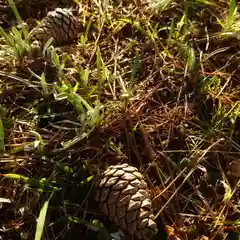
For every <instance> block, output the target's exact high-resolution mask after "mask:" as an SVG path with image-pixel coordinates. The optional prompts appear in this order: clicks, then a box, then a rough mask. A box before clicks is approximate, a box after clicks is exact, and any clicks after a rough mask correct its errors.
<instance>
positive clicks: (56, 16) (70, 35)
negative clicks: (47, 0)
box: [30, 8, 79, 45]
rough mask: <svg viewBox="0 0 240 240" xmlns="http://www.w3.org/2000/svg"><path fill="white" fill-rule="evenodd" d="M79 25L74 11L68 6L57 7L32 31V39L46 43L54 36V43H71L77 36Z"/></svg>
mask: <svg viewBox="0 0 240 240" xmlns="http://www.w3.org/2000/svg"><path fill="white" fill-rule="evenodd" d="M78 32H79V25H78V22H77V20H76V19H75V17H74V16H73V14H72V12H71V11H70V10H69V9H66V8H56V9H55V10H54V11H50V12H48V14H47V16H46V17H45V18H43V20H42V21H41V22H40V24H39V25H38V26H36V27H35V28H33V29H32V31H31V32H30V41H32V42H33V41H35V40H37V41H39V42H41V44H42V45H44V44H45V43H46V42H47V41H48V40H49V39H50V38H51V37H53V41H52V44H53V45H61V44H65V43H69V42H71V41H73V40H74V39H76V38H77V35H78Z"/></svg>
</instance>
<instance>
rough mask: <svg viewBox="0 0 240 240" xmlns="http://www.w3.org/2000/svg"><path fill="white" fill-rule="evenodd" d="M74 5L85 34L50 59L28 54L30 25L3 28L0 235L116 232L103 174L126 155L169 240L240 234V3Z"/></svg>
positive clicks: (138, 0) (96, 0)
mask: <svg viewBox="0 0 240 240" xmlns="http://www.w3.org/2000/svg"><path fill="white" fill-rule="evenodd" d="M78 4H79V6H80V8H79V9H80V10H79V13H80V16H79V19H80V21H81V23H82V32H81V33H80V34H79V39H78V40H76V41H75V42H74V43H72V44H70V45H66V46H59V47H56V48H54V49H53V51H52V55H51V57H50V58H48V59H47V60H46V59H35V60H31V59H29V55H27V54H25V53H26V52H27V51H28V50H29V43H28V41H27V36H26V34H25V35H24V34H23V33H26V31H27V30H26V26H28V25H29V28H31V24H32V23H33V22H34V19H28V18H25V19H24V21H25V25H21V26H18V27H17V28H16V27H15V28H13V29H10V31H7V30H3V29H1V31H0V34H1V36H2V37H1V38H0V59H1V61H0V79H1V80H0V152H1V157H0V236H1V239H7V240H10V239H14V240H15V239H34V238H35V237H36V235H37V234H36V226H38V231H39V229H41V224H43V226H42V227H44V230H43V237H42V239H44V240H56V239H65V240H66V239H71V240H74V239H108V238H107V234H106V233H107V232H108V233H109V232H111V231H112V229H113V228H114V229H115V227H114V226H113V225H112V223H110V222H109V221H108V220H107V219H106V218H105V217H104V216H103V215H102V213H101V211H100V209H99V208H98V207H97V205H96V203H95V201H94V192H93V191H92V189H93V183H94V176H95V174H96V173H97V172H98V171H100V170H102V169H105V167H106V166H107V165H110V164H116V163H123V162H127V163H129V164H131V165H133V166H136V167H137V168H138V169H139V170H140V171H141V172H142V173H143V174H144V176H145V177H146V179H147V181H148V184H149V187H150V190H151V192H152V194H153V206H154V213H155V214H156V216H159V219H161V220H162V222H163V224H164V229H165V231H166V232H167V233H168V236H169V238H170V239H202V240H203V239H205V240H206V239H239V238H240V234H238V231H239V224H240V198H239V193H240V191H239V184H240V178H239V177H240V160H239V154H240V145H239V144H240V136H239V134H240V104H239V98H240V87H239V86H240V85H239V84H240V64H239V63H240V18H239V5H238V3H237V2H236V1H234V0H229V1H227V0H215V1H214V0H209V1H208V0H196V1H190V0H185V1H171V0H164V1H160V0H152V2H150V1H149V2H147V1H146V2H144V1H143V0H135V1H132V2H131V1H126V0H121V1H118V0H116V1H110V0H109V1H108V0H104V1H100V0H90V1H86V0H80V1H79V3H78ZM19 14H20V16H21V11H20V10H19ZM43 15H44V13H43ZM39 16H40V15H38V16H37V17H36V16H35V17H34V18H36V19H37V20H41V19H40V17H39ZM45 213H46V220H45V223H44V222H43V221H41V220H42V219H44V214H45ZM37 220H38V221H37ZM159 228H161V226H160V225H159ZM164 229H162V230H161V231H163V230H164ZM115 230H116V229H115ZM115 230H114V231H115ZM161 231H160V233H159V235H158V236H157V238H156V239H162V238H161V236H163V232H161ZM231 237H232V238H231ZM35 239H37V238H35Z"/></svg>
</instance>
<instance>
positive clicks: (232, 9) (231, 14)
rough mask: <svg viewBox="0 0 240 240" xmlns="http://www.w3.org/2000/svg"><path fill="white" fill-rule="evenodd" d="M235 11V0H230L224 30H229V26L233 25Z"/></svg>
mask: <svg viewBox="0 0 240 240" xmlns="http://www.w3.org/2000/svg"><path fill="white" fill-rule="evenodd" d="M236 12H237V3H236V0H230V3H229V10H228V18H227V27H226V28H227V29H226V30H229V29H230V28H231V26H232V25H233V23H234V18H235V15H236Z"/></svg>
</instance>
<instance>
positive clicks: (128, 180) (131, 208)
mask: <svg viewBox="0 0 240 240" xmlns="http://www.w3.org/2000/svg"><path fill="white" fill-rule="evenodd" d="M96 201H97V202H98V203H99V207H100V208H101V209H102V211H103V213H104V214H105V215H106V216H108V217H109V220H110V221H112V222H114V223H115V224H117V225H119V226H120V227H121V228H122V229H123V230H124V231H126V232H128V233H129V234H131V235H132V236H135V237H136V238H137V239H145V240H149V239H151V237H152V236H153V235H155V234H156V233H157V232H158V230H157V225H156V223H155V219H154V215H153V212H152V203H151V198H150V193H149V190H148V187H147V183H146V181H145V180H144V177H143V175H142V174H141V173H140V172H139V171H138V170H137V168H135V167H132V166H129V165H128V164H126V163H125V164H122V165H112V166H110V167H109V168H108V169H107V170H106V171H105V172H103V173H102V174H101V175H99V176H98V178H97V181H96Z"/></svg>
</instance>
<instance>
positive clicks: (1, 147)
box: [0, 118, 5, 153]
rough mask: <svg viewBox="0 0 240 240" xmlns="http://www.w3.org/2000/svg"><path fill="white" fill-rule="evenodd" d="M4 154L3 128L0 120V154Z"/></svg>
mask: <svg viewBox="0 0 240 240" xmlns="http://www.w3.org/2000/svg"><path fill="white" fill-rule="evenodd" d="M3 152H5V146H4V127H3V123H2V119H1V118H0V153H3Z"/></svg>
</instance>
